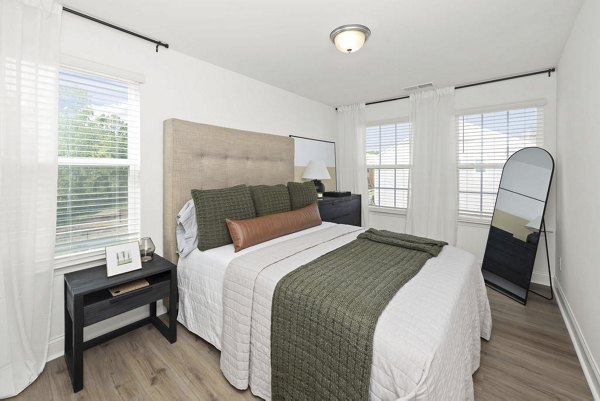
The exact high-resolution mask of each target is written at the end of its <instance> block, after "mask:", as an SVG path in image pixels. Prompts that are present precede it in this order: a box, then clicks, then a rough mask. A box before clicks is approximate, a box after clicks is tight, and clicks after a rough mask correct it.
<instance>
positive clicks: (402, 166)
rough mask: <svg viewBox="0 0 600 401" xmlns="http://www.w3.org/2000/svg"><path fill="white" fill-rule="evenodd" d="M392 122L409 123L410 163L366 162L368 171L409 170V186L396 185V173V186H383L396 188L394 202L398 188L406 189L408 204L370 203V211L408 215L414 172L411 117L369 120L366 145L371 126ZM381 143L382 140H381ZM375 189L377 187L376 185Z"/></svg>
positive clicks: (390, 123)
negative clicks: (404, 205)
mask: <svg viewBox="0 0 600 401" xmlns="http://www.w3.org/2000/svg"><path fill="white" fill-rule="evenodd" d="M392 124H394V125H398V124H409V159H410V163H409V164H377V165H369V164H366V160H365V164H366V167H367V171H368V170H369V169H378V170H385V169H388V170H408V186H407V188H399V187H396V185H395V182H396V177H395V175H394V187H393V188H383V189H392V190H394V204H395V203H396V198H395V196H396V194H395V191H396V190H406V192H407V204H406V207H396V206H379V205H371V204H369V205H368V210H369V211H370V212H375V213H386V214H399V215H406V213H407V211H408V206H409V202H410V189H411V175H412V174H411V173H412V151H413V132H412V123H411V121H410V119H409V117H408V116H405V117H401V118H395V119H391V120H381V121H369V122H367V124H366V127H365V145H366V130H367V129H368V128H371V127H381V126H382V125H392ZM380 145H381V142H380ZM365 147H366V146H365ZM365 157H366V149H365ZM380 161H381V160H380ZM367 174H368V173H367ZM373 189H375V187H374V188H373ZM379 189H382V188H381V187H380V188H379Z"/></svg>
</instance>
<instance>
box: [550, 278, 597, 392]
mask: <svg viewBox="0 0 600 401" xmlns="http://www.w3.org/2000/svg"><path fill="white" fill-rule="evenodd" d="M552 282H553V284H554V289H555V291H554V292H555V294H556V300H557V302H558V307H559V308H560V312H561V314H562V317H563V320H564V321H565V325H566V326H567V330H569V335H570V336H571V341H572V342H573V346H574V347H575V352H577V357H578V358H579V363H580V364H581V368H582V369H583V374H584V375H585V378H586V380H587V382H588V385H589V386H590V390H591V391H592V395H593V397H594V400H596V401H599V400H600V369H598V364H597V363H596V361H595V360H594V357H593V355H592V353H591V351H590V348H589V346H588V344H587V342H586V341H585V337H584V336H583V333H582V331H581V327H580V326H579V323H578V322H577V319H576V318H575V315H574V314H573V310H572V309H571V306H570V305H569V301H568V300H567V298H566V297H565V294H564V292H563V290H562V288H561V286H560V282H559V281H558V280H557V279H556V277H553V281H552Z"/></svg>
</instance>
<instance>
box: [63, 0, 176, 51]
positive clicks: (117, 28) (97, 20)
mask: <svg viewBox="0 0 600 401" xmlns="http://www.w3.org/2000/svg"><path fill="white" fill-rule="evenodd" d="M63 11H66V12H68V13H71V14H74V15H77V16H79V17H82V18H85V19H89V20H90V21H94V22H97V23H99V24H102V25H105V26H107V27H109V28H112V29H116V30H117V31H121V32H124V33H126V34H129V35H132V36H135V37H137V38H140V39H144V40H147V41H148V42H152V43H154V44H155V45H156V52H157V53H158V46H162V47H164V48H166V49H168V48H169V44H168V43H163V42H161V41H160V40H156V39H152V38H149V37H148V36H144V35H140V34H139V33H135V32H133V31H130V30H129V29H125V28H121V27H120V26H117V25H114V24H111V23H110V22H106V21H103V20H101V19H98V18H95V17H92V16H91V15H87V14H84V13H82V12H79V11H76V10H73V9H71V8H68V7H63Z"/></svg>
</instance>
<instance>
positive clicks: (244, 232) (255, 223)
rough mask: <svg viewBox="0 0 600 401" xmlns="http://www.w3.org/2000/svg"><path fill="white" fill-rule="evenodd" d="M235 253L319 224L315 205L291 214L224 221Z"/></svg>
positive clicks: (319, 219) (319, 220) (319, 218)
mask: <svg viewBox="0 0 600 401" xmlns="http://www.w3.org/2000/svg"><path fill="white" fill-rule="evenodd" d="M225 221H226V222H227V228H228V229H229V234H230V235H231V239H233V246H234V248H235V251H236V252H239V251H241V250H242V249H245V248H248V247H251V246H252V245H256V244H260V243H261V242H266V241H269V240H271V239H273V238H277V237H281V236H283V235H287V234H291V233H295V232H296V231H301V230H305V229H307V228H310V227H315V226H318V225H320V224H321V215H320V214H319V208H318V206H317V204H316V203H313V204H310V205H308V206H306V207H303V208H301V209H297V210H293V211H291V212H283V213H276V214H270V215H267V216H261V217H256V218H254V219H245V220H231V219H225Z"/></svg>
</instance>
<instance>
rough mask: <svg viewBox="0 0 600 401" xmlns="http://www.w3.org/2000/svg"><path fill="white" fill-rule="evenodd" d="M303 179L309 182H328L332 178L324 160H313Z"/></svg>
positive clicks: (305, 170) (307, 167)
mask: <svg viewBox="0 0 600 401" xmlns="http://www.w3.org/2000/svg"><path fill="white" fill-rule="evenodd" d="M302 178H304V179H308V180H328V179H330V178H331V176H330V175H329V171H327V166H326V165H325V162H324V161H323V160H311V161H310V162H309V163H308V166H306V168H305V169H304V173H303V174H302Z"/></svg>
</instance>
